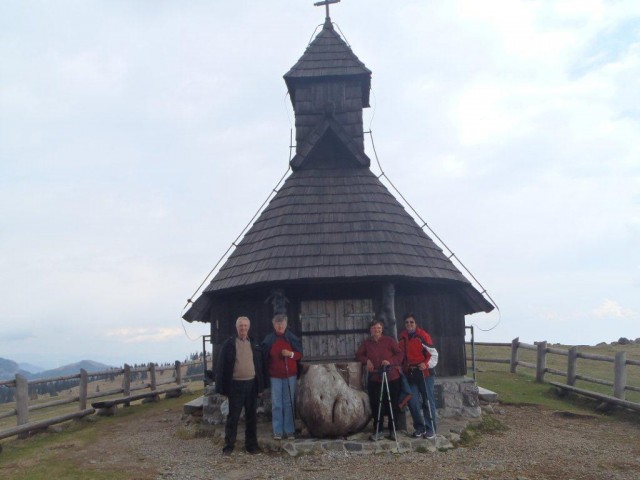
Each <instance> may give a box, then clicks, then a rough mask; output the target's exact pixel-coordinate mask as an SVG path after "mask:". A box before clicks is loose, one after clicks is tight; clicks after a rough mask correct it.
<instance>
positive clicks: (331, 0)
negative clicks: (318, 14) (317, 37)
mask: <svg viewBox="0 0 640 480" xmlns="http://www.w3.org/2000/svg"><path fill="white" fill-rule="evenodd" d="M338 2H340V0H322V1H321V2H316V3H314V4H313V5H314V6H315V7H321V6H322V5H324V6H325V7H326V9H327V18H330V17H329V5H331V4H332V3H338Z"/></svg>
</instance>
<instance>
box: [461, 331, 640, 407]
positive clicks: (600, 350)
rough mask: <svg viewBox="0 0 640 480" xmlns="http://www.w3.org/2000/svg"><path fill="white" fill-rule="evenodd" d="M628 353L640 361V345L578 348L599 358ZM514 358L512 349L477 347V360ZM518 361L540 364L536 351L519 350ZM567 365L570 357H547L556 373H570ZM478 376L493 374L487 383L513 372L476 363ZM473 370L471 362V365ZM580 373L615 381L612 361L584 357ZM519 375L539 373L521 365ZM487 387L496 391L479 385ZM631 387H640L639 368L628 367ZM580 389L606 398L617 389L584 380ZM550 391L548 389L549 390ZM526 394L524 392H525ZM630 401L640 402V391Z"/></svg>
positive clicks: (548, 377) (549, 377) (553, 378)
mask: <svg viewBox="0 0 640 480" xmlns="http://www.w3.org/2000/svg"><path fill="white" fill-rule="evenodd" d="M548 346H553V347H554V348H558V349H562V350H568V349H569V348H570V346H566V345H558V344H556V345H551V344H549V345H548ZM621 351H624V352H626V353H627V359H633V360H639V361H640V345H635V344H633V345H602V346H596V347H591V346H580V347H578V352H582V353H590V354H596V355H607V356H610V357H613V356H615V354H616V353H617V352H621ZM467 354H468V357H469V358H470V357H471V353H470V348H469V347H467ZM510 357H511V347H488V346H483V345H476V358H496V359H507V358H510ZM518 360H521V361H525V362H529V363H533V364H535V363H536V352H535V351H532V350H524V349H518ZM567 363H568V357H566V356H563V355H557V354H552V353H548V354H547V367H551V368H554V369H556V370H560V371H563V372H566V371H567ZM476 365H477V369H478V373H477V378H478V380H481V379H482V376H483V374H485V373H487V374H489V378H487V381H490V382H491V381H496V380H493V379H492V376H491V373H492V372H501V373H509V365H508V364H499V363H489V362H476ZM469 367H470V363H469ZM576 371H577V373H578V374H582V375H588V376H590V377H595V378H599V379H602V380H609V381H611V382H613V376H614V370H613V363H609V362H601V361H596V360H587V359H583V358H579V359H578V361H577V368H576ZM517 372H518V374H521V375H522V376H523V377H528V378H531V379H533V378H534V377H535V370H534V369H530V368H526V367H523V366H518V369H517ZM545 380H546V381H557V382H566V377H565V376H558V375H554V374H551V373H546V375H545ZM479 383H480V385H482V386H483V387H486V388H489V389H491V390H492V388H491V387H490V386H488V385H484V384H483V383H484V382H483V381H481V382H479ZM521 383H522V384H525V382H524V380H523V381H521ZM627 385H631V386H634V387H640V366H635V365H627ZM576 387H580V388H584V389H586V390H591V391H594V392H598V393H603V394H606V395H613V387H609V386H606V385H599V384H596V383H591V382H587V381H584V380H578V381H577V382H576ZM547 388H548V387H547ZM523 394H524V393H523ZM626 399H627V400H629V401H631V402H638V403H640V392H631V391H627V392H626Z"/></svg>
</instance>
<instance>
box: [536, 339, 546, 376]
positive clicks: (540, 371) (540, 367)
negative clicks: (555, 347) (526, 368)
mask: <svg viewBox="0 0 640 480" xmlns="http://www.w3.org/2000/svg"><path fill="white" fill-rule="evenodd" d="M546 368H547V342H546V341H543V342H538V355H537V356H536V382H538V383H544V373H545V371H546Z"/></svg>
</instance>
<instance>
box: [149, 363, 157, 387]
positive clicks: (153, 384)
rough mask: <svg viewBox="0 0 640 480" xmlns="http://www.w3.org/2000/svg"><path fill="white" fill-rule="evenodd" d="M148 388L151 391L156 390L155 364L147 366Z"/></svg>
mask: <svg viewBox="0 0 640 480" xmlns="http://www.w3.org/2000/svg"><path fill="white" fill-rule="evenodd" d="M149 388H150V389H151V390H152V391H153V390H155V389H156V364H155V363H153V362H152V363H150V364H149Z"/></svg>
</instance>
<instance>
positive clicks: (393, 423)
mask: <svg viewBox="0 0 640 480" xmlns="http://www.w3.org/2000/svg"><path fill="white" fill-rule="evenodd" d="M391 368H394V367H392V366H391V365H387V366H385V367H382V368H381V369H380V373H381V374H382V385H381V386H380V398H379V399H378V416H377V422H376V433H375V437H374V438H375V439H376V441H377V440H378V435H379V433H380V416H381V414H382V402H383V400H384V392H385V390H386V392H387V405H388V406H389V415H390V418H391V426H392V427H393V438H394V439H395V441H396V447H397V449H398V451H400V444H399V443H398V435H397V432H396V421H395V418H394V417H393V405H392V403H391V390H390V389H389V378H388V376H387V372H388V371H389V370H391ZM420 374H422V372H420ZM422 381H423V382H424V391H425V395H426V401H427V409H428V410H429V422H430V423H431V431H432V432H433V433H434V434H435V433H436V429H435V428H434V427H435V425H434V423H433V411H432V410H431V399H430V398H429V389H428V388H427V379H426V378H424V375H423V376H422Z"/></svg>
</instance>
